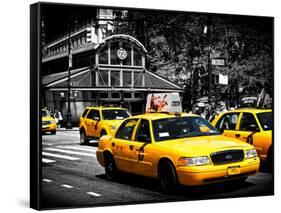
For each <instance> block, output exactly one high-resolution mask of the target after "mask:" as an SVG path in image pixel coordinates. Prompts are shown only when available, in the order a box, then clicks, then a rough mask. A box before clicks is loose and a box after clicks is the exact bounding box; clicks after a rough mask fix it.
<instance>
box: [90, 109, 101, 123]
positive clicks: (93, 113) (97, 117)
mask: <svg viewBox="0 0 281 213" xmlns="http://www.w3.org/2000/svg"><path fill="white" fill-rule="evenodd" d="M87 118H89V119H92V120H96V121H97V120H100V113H99V111H98V110H95V109H92V110H91V111H90V112H89V113H88V116H87Z"/></svg>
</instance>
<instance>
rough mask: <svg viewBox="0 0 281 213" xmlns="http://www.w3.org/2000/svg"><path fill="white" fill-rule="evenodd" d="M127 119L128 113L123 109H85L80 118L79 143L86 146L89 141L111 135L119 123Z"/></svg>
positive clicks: (102, 107)
mask: <svg viewBox="0 0 281 213" xmlns="http://www.w3.org/2000/svg"><path fill="white" fill-rule="evenodd" d="M128 117H130V113H129V112H128V110H127V109H125V108H120V107H104V106H97V107H86V108H85V109H84V111H83V112H82V115H81V117H80V123H79V130H80V143H81V144H87V143H88V142H89V141H90V140H91V139H94V138H100V137H101V136H103V135H108V134H109V135H112V134H113V133H114V132H115V131H116V129H117V127H118V126H119V125H120V123H121V122H122V121H123V120H124V119H125V118H128Z"/></svg>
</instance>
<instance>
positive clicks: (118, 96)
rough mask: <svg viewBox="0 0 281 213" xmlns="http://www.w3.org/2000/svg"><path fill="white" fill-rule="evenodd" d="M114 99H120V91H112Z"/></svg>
mask: <svg viewBox="0 0 281 213" xmlns="http://www.w3.org/2000/svg"><path fill="white" fill-rule="evenodd" d="M111 98H112V99H120V93H119V92H113V93H111Z"/></svg>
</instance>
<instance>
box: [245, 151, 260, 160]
mask: <svg viewBox="0 0 281 213" xmlns="http://www.w3.org/2000/svg"><path fill="white" fill-rule="evenodd" d="M254 157H257V151H256V149H250V150H246V154H245V158H246V159H249V158H254Z"/></svg>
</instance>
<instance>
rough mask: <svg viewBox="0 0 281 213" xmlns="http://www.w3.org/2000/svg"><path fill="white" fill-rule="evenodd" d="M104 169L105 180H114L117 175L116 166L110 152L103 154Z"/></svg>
mask: <svg viewBox="0 0 281 213" xmlns="http://www.w3.org/2000/svg"><path fill="white" fill-rule="evenodd" d="M104 163H105V165H104V170H105V175H106V179H107V180H114V179H116V177H117V173H118V170H117V167H116V164H115V161H114V158H113V156H112V155H111V154H105V156H104Z"/></svg>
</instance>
